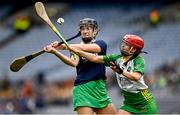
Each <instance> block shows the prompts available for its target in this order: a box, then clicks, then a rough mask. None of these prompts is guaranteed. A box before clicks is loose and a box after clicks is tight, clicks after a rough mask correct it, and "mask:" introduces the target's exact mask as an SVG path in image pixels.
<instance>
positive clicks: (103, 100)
mask: <svg viewBox="0 0 180 115" xmlns="http://www.w3.org/2000/svg"><path fill="white" fill-rule="evenodd" d="M109 103H112V100H111V98H110V97H109V96H108V94H107V90H106V87H105V81H104V80H102V79H100V80H96V81H90V82H88V83H85V84H82V85H78V86H75V87H74V88H73V106H74V110H76V109H77V107H92V108H104V107H106V106H107V105H108V104H109Z"/></svg>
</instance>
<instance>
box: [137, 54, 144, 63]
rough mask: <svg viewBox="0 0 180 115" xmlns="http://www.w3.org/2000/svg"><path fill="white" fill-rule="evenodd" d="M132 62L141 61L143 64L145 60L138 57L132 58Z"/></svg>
mask: <svg viewBox="0 0 180 115" xmlns="http://www.w3.org/2000/svg"><path fill="white" fill-rule="evenodd" d="M134 61H142V62H144V61H145V60H144V57H143V56H141V55H138V56H137V57H136V58H134Z"/></svg>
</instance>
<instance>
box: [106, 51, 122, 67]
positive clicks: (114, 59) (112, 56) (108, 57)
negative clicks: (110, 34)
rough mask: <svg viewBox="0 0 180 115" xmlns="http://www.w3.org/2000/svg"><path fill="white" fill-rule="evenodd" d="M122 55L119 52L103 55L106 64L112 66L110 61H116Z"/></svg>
mask: <svg viewBox="0 0 180 115" xmlns="http://www.w3.org/2000/svg"><path fill="white" fill-rule="evenodd" d="M119 57H120V55H118V54H112V55H106V56H103V61H104V64H105V66H110V64H109V63H110V62H111V61H112V62H115V61H116V60H117V59H118V58H119Z"/></svg>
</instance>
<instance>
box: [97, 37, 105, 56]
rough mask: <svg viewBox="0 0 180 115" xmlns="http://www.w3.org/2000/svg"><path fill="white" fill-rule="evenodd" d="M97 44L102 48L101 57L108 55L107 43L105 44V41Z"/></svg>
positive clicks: (98, 41)
mask: <svg viewBox="0 0 180 115" xmlns="http://www.w3.org/2000/svg"><path fill="white" fill-rule="evenodd" d="M95 43H96V44H97V45H98V46H99V47H100V48H101V53H100V55H106V50H107V44H106V42H104V41H103V40H97V41H96V42H95Z"/></svg>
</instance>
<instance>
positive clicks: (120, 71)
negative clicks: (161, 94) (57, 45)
mask: <svg viewBox="0 0 180 115" xmlns="http://www.w3.org/2000/svg"><path fill="white" fill-rule="evenodd" d="M143 47H144V40H143V39H142V38H141V37H139V36H137V35H132V34H127V35H125V36H124V37H123V39H122V44H121V45H120V52H121V54H112V55H104V56H103V55H101V56H97V55H94V54H92V53H88V52H84V51H81V50H78V49H75V48H72V47H70V49H69V50H70V51H73V52H74V53H76V54H77V55H79V56H82V57H84V58H86V59H87V60H89V61H92V62H95V63H104V64H106V65H107V66H110V67H111V69H113V70H114V71H115V72H116V77H117V81H118V84H119V87H120V88H121V89H122V93H123V96H124V102H123V105H122V106H121V107H120V110H119V111H118V113H119V114H157V113H158V109H157V104H156V101H155V99H154V97H153V95H152V94H151V92H150V91H149V90H148V86H147V85H146V84H145V82H144V78H143V77H144V68H145V61H144V58H143V57H142V56H140V53H141V52H142V49H143Z"/></svg>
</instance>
